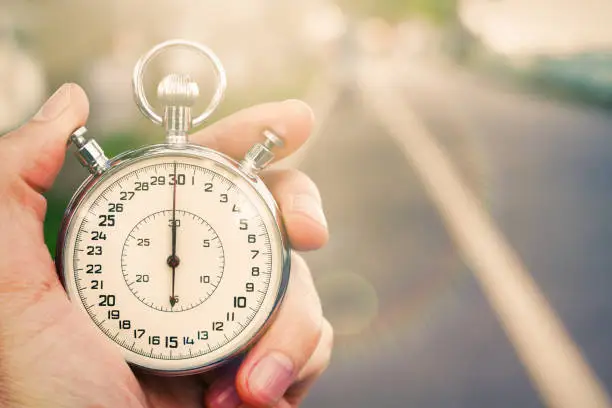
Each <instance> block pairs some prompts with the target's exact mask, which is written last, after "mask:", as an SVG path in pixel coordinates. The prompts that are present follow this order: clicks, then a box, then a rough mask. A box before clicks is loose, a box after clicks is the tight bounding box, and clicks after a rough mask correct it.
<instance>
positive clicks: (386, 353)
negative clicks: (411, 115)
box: [301, 62, 612, 408]
mask: <svg viewBox="0 0 612 408" xmlns="http://www.w3.org/2000/svg"><path fill="white" fill-rule="evenodd" d="M404 65H411V67H410V68H405V69H402V71H401V72H399V73H398V72H393V73H389V74H390V75H392V76H393V78H395V77H397V83H395V82H394V83H393V89H394V92H397V93H398V94H399V95H401V97H402V98H403V99H404V100H405V101H406V102H407V103H408V104H409V106H410V107H411V109H413V111H414V112H415V113H416V114H417V115H418V117H419V118H420V119H421V120H422V121H423V123H424V124H425V126H427V128H428V129H429V131H430V132H431V133H432V134H433V136H434V137H435V138H436V139H437V142H439V143H440V144H441V145H442V146H443V147H444V148H445V149H446V150H447V153H448V154H449V156H450V157H451V159H452V160H453V161H454V164H455V165H456V166H457V168H458V170H459V173H460V176H461V177H462V178H463V180H464V181H465V182H466V184H467V185H469V187H470V188H471V189H472V191H473V192H474V193H475V194H476V195H477V197H478V198H479V199H480V200H481V202H482V203H483V205H484V206H485V207H486V208H487V209H488V211H489V212H490V215H491V217H492V218H493V219H494V221H495V223H496V224H497V226H498V227H499V229H500V230H501V231H502V232H503V234H504V235H505V236H506V238H507V240H508V242H509V244H510V245H511V246H512V247H513V248H514V249H515V250H516V252H517V253H518V255H519V256H520V258H521V259H522V261H523V263H524V264H525V265H526V268H527V269H528V270H529V271H530V272H531V273H532V274H533V276H534V278H535V280H536V282H537V283H538V285H539V286H540V287H541V288H542V290H543V291H544V293H545V295H546V296H547V298H548V300H549V301H550V302H551V304H552V306H553V307H554V308H555V309H556V311H557V312H558V314H559V315H560V317H561V319H562V320H563V322H564V323H565V325H566V327H567V328H568V330H569V331H570V334H571V335H572V336H573V338H574V340H576V341H577V343H578V344H579V346H580V347H581V348H582V350H583V351H584V353H585V355H586V357H587V358H588V360H589V362H590V363H591V365H592V367H593V368H594V370H595V371H596V373H597V374H598V376H599V377H600V379H601V380H602V382H603V383H604V384H605V385H606V386H607V387H608V388H610V387H611V386H612V352H611V351H610V350H609V344H612V327H611V326H610V324H609V322H610V320H611V318H612V297H611V296H610V295H609V287H610V286H611V284H612V273H611V271H612V251H611V250H610V249H609V248H608V245H609V243H610V242H612V206H610V205H609V203H610V202H612V188H610V184H611V183H612V182H611V181H610V180H612V138H610V137H609V135H610V129H612V115H610V114H609V113H606V112H603V111H599V110H597V109H595V108H586V107H580V106H573V105H564V104H561V103H558V102H554V101H549V100H545V99H541V98H538V97H534V96H531V95H528V94H521V93H519V92H517V91H509V90H508V89H505V88H503V87H501V86H499V85H496V84H493V83H490V82H489V81H487V80H486V79H482V78H478V77H475V76H473V75H472V74H469V73H466V72H463V71H461V70H459V69H457V68H453V67H448V66H444V65H441V64H431V65H413V63H412V62H410V63H406V64H404ZM394 81H395V80H394ZM357 85H358V84H357V83H356V82H350V81H348V82H347V83H346V84H345V86H343V89H342V91H341V92H340V94H339V97H338V99H337V102H336V104H335V107H334V108H333V110H332V111H331V114H330V115H329V117H328V119H327V120H326V121H325V123H324V124H323V127H322V129H321V133H320V137H319V138H318V139H317V140H316V141H315V142H314V144H313V145H312V146H311V147H310V149H309V150H308V152H306V153H305V154H304V156H303V158H302V159H303V161H302V163H301V168H302V169H303V170H305V171H306V172H307V173H308V174H309V175H310V176H311V177H312V178H313V179H314V180H315V181H316V182H317V183H318V185H319V186H320V188H321V193H322V196H323V198H324V202H325V206H326V212H327V214H328V218H329V222H330V228H331V232H332V234H331V237H332V238H331V241H330V244H329V246H328V247H327V248H326V249H324V250H323V251H320V252H318V253H314V254H308V255H307V258H308V261H309V263H310V265H311V268H312V270H313V273H314V274H315V279H316V282H317V285H318V287H319V289H320V291H321V294H322V298H323V303H324V308H325V312H326V314H327V315H328V316H329V317H330V320H332V322H333V323H334V325H335V328H336V331H337V335H336V347H335V353H334V360H333V362H332V365H331V367H330V369H329V371H328V373H326V375H325V377H324V378H323V380H322V381H320V382H319V383H318V385H317V386H316V388H315V390H314V392H313V394H312V395H311V396H310V397H309V398H308V399H307V401H306V403H305V404H304V406H305V407H338V408H341V407H493V406H494V407H539V406H541V402H540V401H539V400H538V396H537V393H536V392H535V391H534V390H533V388H532V386H531V385H530V383H529V380H528V377H527V376H526V374H525V372H524V370H523V368H522V366H521V364H520V362H519V360H518V358H517V357H516V355H515V353H514V351H513V349H512V346H511V345H510V343H509V341H508V340H507V338H506V336H505V334H504V332H503V331H502V329H501V327H500V325H499V323H498V321H497V320H496V318H495V316H494V314H493V312H492V310H491V308H490V306H489V305H488V303H487V301H486V300H485V298H484V296H483V294H482V292H481V290H480V288H479V286H478V284H477V283H476V281H475V279H474V277H473V275H472V273H471V272H470V271H469V270H468V269H467V267H466V266H465V265H464V263H463V262H462V259H461V255H460V254H459V253H458V250H457V249H456V246H455V244H454V243H453V241H452V240H451V238H450V237H449V234H448V232H447V230H446V228H445V226H444V224H443V222H442V219H441V217H440V215H439V214H438V212H437V210H436V209H435V207H434V206H433V205H432V202H431V201H430V199H429V197H428V195H427V194H426V192H425V190H424V187H423V185H422V183H421V181H420V180H419V178H418V177H417V175H416V173H415V172H414V171H413V169H412V168H411V167H410V165H409V163H408V162H407V161H406V159H405V157H404V155H403V154H402V152H401V151H400V149H399V148H398V146H397V145H396V143H395V142H394V140H393V138H391V137H390V135H388V134H387V133H386V131H385V128H384V127H382V126H381V125H380V123H379V120H378V118H377V117H376V115H375V114H374V113H373V112H372V110H371V109H370V107H369V106H368V101H365V100H363V98H362V96H363V94H362V93H361V92H359V90H358V86H357ZM315 108H316V106H315ZM400 113H401V112H400ZM407 131H409V130H407ZM379 294H384V296H381V295H379ZM567 386H568V387H571V384H567Z"/></svg>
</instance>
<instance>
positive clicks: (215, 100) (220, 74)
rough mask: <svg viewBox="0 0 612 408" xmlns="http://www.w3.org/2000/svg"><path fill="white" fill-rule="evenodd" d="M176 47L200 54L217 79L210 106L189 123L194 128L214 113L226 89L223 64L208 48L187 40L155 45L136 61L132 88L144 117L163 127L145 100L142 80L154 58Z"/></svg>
mask: <svg viewBox="0 0 612 408" xmlns="http://www.w3.org/2000/svg"><path fill="white" fill-rule="evenodd" d="M177 47H180V48H188V49H192V50H196V51H198V52H199V53H200V54H203V55H204V56H205V57H206V58H208V59H209V60H210V61H211V62H212V65H213V68H214V71H215V75H216V77H217V88H216V90H215V94H214V95H213V97H212V100H211V101H210V104H209V105H208V107H207V108H206V110H205V111H204V112H203V113H201V114H200V115H199V116H197V117H195V118H193V119H192V121H191V125H192V126H193V127H196V126H199V125H201V124H202V123H204V121H205V120H206V119H207V118H208V117H209V116H210V115H211V114H212V113H213V112H214V111H215V109H217V106H219V103H221V100H222V99H223V95H224V94H225V89H226V88H227V76H226V74H225V69H224V68H223V64H221V60H220V59H219V57H217V56H216V55H215V53H214V52H212V50H211V49H210V48H208V47H206V46H204V45H202V44H198V43H196V42H193V41H188V40H169V41H164V42H162V43H160V44H157V45H156V46H155V47H153V48H152V49H151V50H150V51H149V52H147V53H146V54H145V55H144V56H142V58H140V59H139V60H138V62H137V63H136V66H135V67H134V73H133V75H132V87H133V90H134V97H135V100H136V105H138V108H139V109H140V111H141V112H142V113H143V114H144V115H145V116H146V117H148V118H149V119H151V120H152V121H153V123H155V124H157V125H163V123H164V118H163V117H162V116H161V115H159V114H157V113H156V112H155V111H154V110H153V107H152V106H151V104H150V103H149V100H148V99H147V96H146V94H145V91H144V85H143V81H142V78H143V73H144V70H145V68H146V67H147V65H148V64H149V62H150V61H151V60H152V59H153V58H154V57H155V56H157V55H158V54H159V53H161V52H162V51H165V50H167V49H169V48H177Z"/></svg>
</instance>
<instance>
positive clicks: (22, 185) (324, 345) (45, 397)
mask: <svg viewBox="0 0 612 408" xmlns="http://www.w3.org/2000/svg"><path fill="white" fill-rule="evenodd" d="M88 111H89V104H88V101H87V97H86V96H85V93H84V92H83V90H82V89H81V88H80V87H78V86H77V85H73V84H71V85H64V86H63V87H62V88H60V90H59V91H58V92H56V94H55V95H54V96H53V97H52V98H51V99H50V100H49V101H48V102H47V103H46V104H45V105H44V107H43V108H42V109H41V110H40V111H39V113H38V114H37V115H36V116H35V117H34V118H32V119H31V120H30V121H29V122H28V123H26V124H25V125H23V126H22V127H21V128H19V129H17V130H15V131H13V132H10V133H9V134H7V135H5V136H3V137H1V138H0V228H1V229H2V231H1V233H0V305H1V306H2V307H0V406H3V407H28V408H29V407H113V408H116V407H128V408H131V407H139V408H140V407H150V408H175V407H176V408H179V407H180V408H189V407H203V406H205V407H211V408H226V407H238V406H245V407H280V408H287V407H297V406H299V404H300V402H301V401H302V400H303V398H304V397H305V396H306V394H307V392H308V390H309V388H310V386H311V385H312V384H313V382H314V381H315V380H316V379H317V378H318V377H319V375H320V374H321V373H322V372H323V371H324V370H325V368H326V367H327V365H328V362H329V359H330V352H331V347H332V338H333V334H332V328H331V326H330V324H329V323H328V322H327V320H325V318H324V317H323V314H322V311H321V305H320V302H319V297H318V295H317V292H316V290H315V287H314V284H313V281H312V277H311V275H310V271H309V270H308V267H307V265H306V263H305V262H304V261H303V259H302V258H301V257H300V256H299V255H297V254H295V253H294V255H293V259H292V264H293V265H292V270H291V273H292V275H291V280H290V283H289V287H288V290H287V295H286V298H285V301H284V303H283V305H282V307H281V309H280V312H279V314H278V316H277V318H276V320H275V321H274V323H273V324H272V325H271V326H270V328H269V330H268V331H267V332H266V333H265V335H264V336H263V337H262V338H261V340H260V341H259V342H258V343H257V344H256V346H255V347H254V348H252V349H251V350H250V351H249V352H248V353H247V355H246V356H245V358H244V360H242V361H241V362H236V363H234V364H233V365H231V366H228V367H226V368H224V369H220V370H216V371H213V372H210V373H207V374H203V375H196V376H190V377H175V378H162V377H155V376H151V375H146V374H143V373H139V372H134V371H133V370H132V369H131V368H130V367H129V366H128V365H127V364H126V363H125V362H124V360H123V358H122V356H121V354H120V352H119V350H118V349H117V348H116V347H115V346H114V345H113V344H111V342H109V341H108V340H107V339H106V338H104V336H103V335H101V333H99V332H98V331H97V329H96V328H95V326H94V325H93V324H92V323H91V322H90V321H89V320H88V317H87V315H86V314H84V313H82V312H81V311H80V310H78V309H77V308H76V306H75V305H73V304H71V303H70V302H69V300H68V298H67V296H66V294H65V292H64V290H63V288H62V286H61V283H60V281H59V279H58V277H57V273H56V270H55V265H54V263H53V259H52V257H51V256H50V255H49V252H48V250H47V248H46V246H45V243H44V240H43V221H44V218H45V212H46V202H45V199H44V198H43V196H42V192H44V191H46V190H47V189H49V188H50V187H51V185H52V184H53V182H54V180H55V178H56V176H57V174H58V172H59V170H60V168H61V167H62V164H63V162H64V157H65V153H66V141H67V139H68V136H69V135H70V133H71V132H72V131H73V130H74V129H76V128H78V127H79V126H81V125H83V124H85V122H86V120H87V116H88ZM312 122H313V116H312V112H311V110H310V109H309V108H308V107H307V106H306V105H305V104H304V103H302V102H299V101H293V100H292V101H285V102H273V103H267V104H263V105H259V106H255V107H252V108H249V109H245V110H243V111H240V112H238V113H236V114H234V115H232V116H230V117H227V118H225V119H223V120H221V121H219V122H217V123H215V124H213V125H211V126H209V127H208V128H206V129H204V130H202V131H200V132H198V133H196V134H195V135H194V136H193V137H192V139H191V140H192V141H193V142H194V143H197V144H201V145H204V146H208V147H211V148H213V149H216V150H219V151H221V152H224V153H226V154H228V155H230V156H232V157H235V158H240V157H241V156H243V155H244V153H245V152H246V150H247V149H248V148H249V147H250V146H251V145H252V144H253V143H254V142H256V141H259V140H261V131H262V130H263V129H264V128H271V129H274V130H275V131H276V132H278V133H279V134H280V135H282V136H283V137H284V139H285V147H283V148H282V149H279V150H278V151H277V152H276V153H277V159H280V158H283V157H286V156H288V155H290V154H291V153H292V152H294V151H295V150H296V149H298V148H299V147H300V146H301V145H302V144H303V143H304V142H305V141H306V139H307V138H308V135H309V134H310V132H311V129H312ZM263 178H264V180H265V182H266V184H267V185H268V188H269V189H270V191H271V192H272V193H273V195H274V197H275V198H276V201H277V202H278V204H279V206H280V208H281V211H282V212H283V216H284V221H285V225H286V229H287V235H288V238H289V241H290V242H291V245H292V247H293V248H294V249H296V250H298V251H306V250H315V249H318V248H320V247H322V246H323V245H324V244H325V243H326V241H327V239H328V231H327V223H326V221H325V217H324V215H323V211H322V209H321V198H320V196H319V192H318V190H317V188H316V186H315V184H314V183H313V182H312V181H311V180H310V179H309V178H308V177H307V176H306V175H304V174H303V173H301V172H299V171H295V170H277V171H274V170H271V171H267V172H264V173H263Z"/></svg>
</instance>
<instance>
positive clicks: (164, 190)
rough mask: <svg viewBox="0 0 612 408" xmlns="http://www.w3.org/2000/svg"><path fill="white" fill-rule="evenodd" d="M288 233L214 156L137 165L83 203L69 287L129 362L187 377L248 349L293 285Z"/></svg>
mask: <svg viewBox="0 0 612 408" xmlns="http://www.w3.org/2000/svg"><path fill="white" fill-rule="evenodd" d="M282 248H283V243H282V237H281V235H280V230H279V227H278V225H277V224H276V220H275V217H274V215H273V213H272V212H271V211H270V209H269V208H268V206H267V204H266V201H265V200H264V199H263V198H262V197H261V196H260V195H259V193H258V191H257V190H256V189H255V188H253V186H252V185H251V184H250V183H249V182H248V181H247V180H245V178H244V177H242V176H240V175H239V174H238V173H237V172H236V170H233V169H230V168H228V167H227V166H225V165H222V164H219V163H217V162H216V161H214V160H210V159H208V158H204V157H194V156H189V155H181V154H176V155H172V154H167V155H163V156H153V157H149V158H142V159H138V160H134V161H133V162H131V163H129V164H127V165H122V166H121V168H120V169H119V170H117V171H114V172H112V173H111V174H109V175H108V176H107V177H105V178H104V179H102V181H101V182H100V183H98V184H97V185H96V186H95V187H94V188H93V189H92V190H91V191H90V192H88V193H87V194H86V195H85V197H84V199H83V200H82V202H81V203H80V204H79V205H78V206H77V208H76V211H75V213H74V214H73V216H72V219H71V222H70V224H69V226H68V230H67V237H66V242H65V247H64V250H63V259H62V265H63V273H64V280H65V285H66V289H67V291H68V293H69V295H70V296H71V298H73V300H76V301H77V303H78V304H80V305H81V306H82V308H83V309H84V310H85V311H86V312H87V313H88V314H89V316H90V317H91V319H92V321H93V322H94V323H95V324H96V325H97V327H98V328H99V329H100V330H101V331H102V332H104V333H105V334H106V336H107V337H108V338H109V339H110V340H112V341H113V342H115V343H116V344H117V345H118V346H119V347H121V350H122V351H123V353H124V355H125V357H126V359H127V360H128V361H129V362H131V363H134V364H137V365H140V366H143V367H147V368H150V369H154V370H161V371H179V372H180V371H187V370H194V369H197V368H199V367H203V366H207V365H210V364H213V363H216V362H218V361H219V360H222V359H224V358H226V357H227V356H229V355H231V354H232V353H234V352H235V351H237V350H240V349H241V348H243V347H244V346H245V345H246V344H247V343H249V342H250V340H251V339H252V338H253V337H255V336H256V335H257V333H258V332H259V331H260V330H261V329H262V327H264V325H265V323H266V321H267V320H268V319H269V317H270V314H271V313H272V311H273V310H274V308H275V306H276V305H277V303H278V301H279V296H280V294H281V291H282V288H281V286H282V284H283V282H282V281H283V261H284V260H283V256H282Z"/></svg>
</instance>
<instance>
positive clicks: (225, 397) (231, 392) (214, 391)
mask: <svg viewBox="0 0 612 408" xmlns="http://www.w3.org/2000/svg"><path fill="white" fill-rule="evenodd" d="M208 392H209V394H208V406H210V408H238V407H239V406H240V404H242V400H240V397H239V396H238V392H237V391H236V387H235V386H234V379H233V377H232V378H230V379H229V380H226V381H223V380H222V381H221V382H219V383H215V384H213V386H212V387H211V388H210V390H209V391H208Z"/></svg>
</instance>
